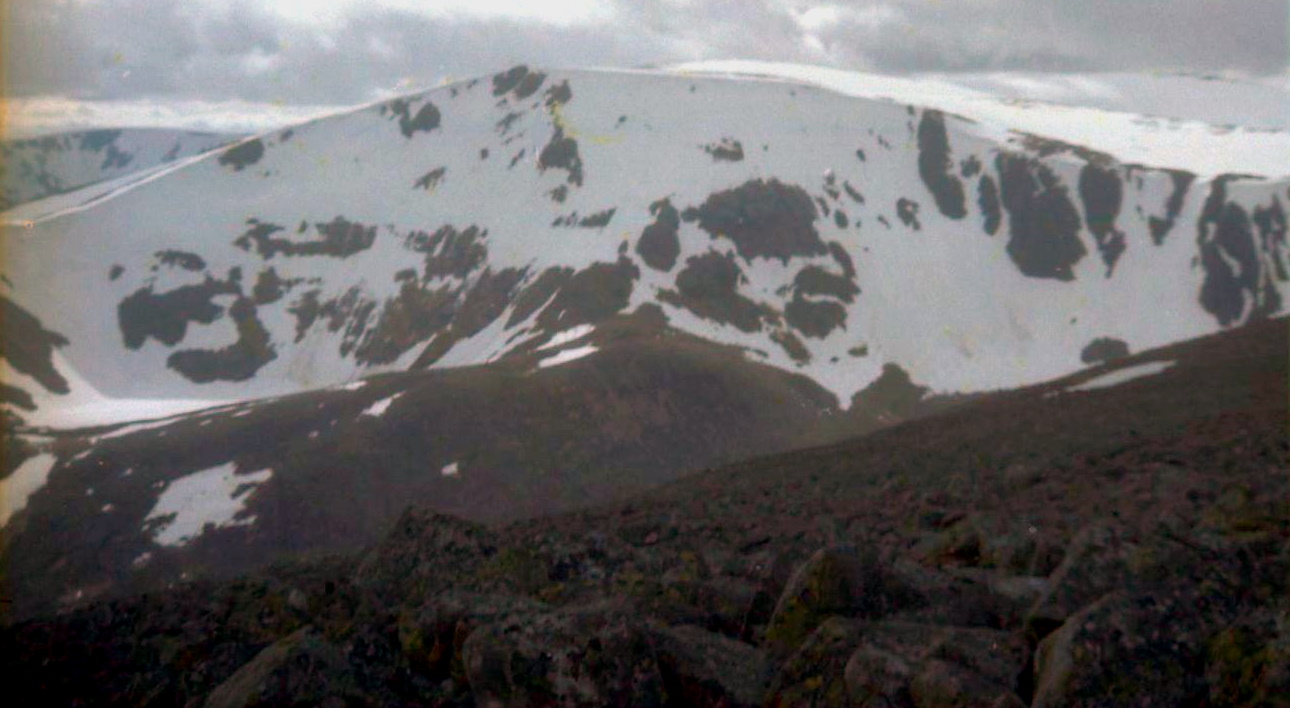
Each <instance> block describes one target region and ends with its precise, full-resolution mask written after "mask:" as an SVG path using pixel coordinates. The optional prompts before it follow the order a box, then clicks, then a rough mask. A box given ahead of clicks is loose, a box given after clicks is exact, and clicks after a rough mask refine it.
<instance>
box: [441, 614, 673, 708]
mask: <svg viewBox="0 0 1290 708" xmlns="http://www.w3.org/2000/svg"><path fill="white" fill-rule="evenodd" d="M462 659H463V662H464V664H465V670H466V679H467V681H468V682H469V685H470V690H471V692H472V693H473V694H474V698H475V704H476V705H479V706H498V707H503V708H509V707H511V706H514V707H516V708H518V707H520V706H535V705H559V706H611V705H612V706H642V705H653V706H659V705H662V704H663V703H664V699H665V692H664V687H663V678H662V675H661V673H660V671H659V666H658V661H657V657H656V654H655V652H654V650H653V649H652V647H651V645H650V641H649V636H648V634H647V632H646V631H645V629H644V628H643V627H642V626H641V625H640V624H639V622H638V621H637V620H636V618H635V617H633V616H632V614H631V613H629V612H626V611H624V610H623V609H622V608H621V607H609V606H606V607H598V608H588V609H580V610H577V611H563V612H549V613H545V614H537V615H526V616H524V617H523V618H516V619H513V620H508V621H502V622H497V623H494V624H490V625H486V626H482V627H479V628H478V629H476V630H475V631H474V632H472V633H471V634H470V636H469V637H468V638H467V639H466V641H465V644H464V645H463V647H462Z"/></svg>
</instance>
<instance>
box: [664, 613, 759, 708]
mask: <svg viewBox="0 0 1290 708" xmlns="http://www.w3.org/2000/svg"><path fill="white" fill-rule="evenodd" d="M651 639H652V642H653V645H654V649H655V651H656V652H657V655H658V662H659V667H660V669H661V671H662V674H663V681H664V685H665V687H666V689H667V696H668V700H669V701H671V702H673V703H674V704H676V705H685V706H701V707H713V708H715V707H716V706H722V707H723V708H740V707H741V706H760V705H761V703H762V699H763V698H764V696H765V694H766V689H767V685H768V684H769V682H770V679H771V665H770V662H769V660H768V658H767V657H766V655H765V653H764V652H762V651H760V650H759V649H757V648H756V647H753V646H750V645H748V644H744V643H743V642H738V641H735V640H733V639H730V638H728V637H723V636H721V635H719V634H714V633H712V632H707V631H704V630H703V629H700V628H698V627H693V626H683V627H672V628H666V629H658V630H654V631H652V632H651Z"/></svg>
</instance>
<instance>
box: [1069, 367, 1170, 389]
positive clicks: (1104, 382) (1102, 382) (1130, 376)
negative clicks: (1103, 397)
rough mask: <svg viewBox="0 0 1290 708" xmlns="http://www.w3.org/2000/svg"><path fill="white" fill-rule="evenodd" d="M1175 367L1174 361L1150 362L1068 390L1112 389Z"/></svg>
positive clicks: (1104, 375) (1110, 373) (1090, 380)
mask: <svg viewBox="0 0 1290 708" xmlns="http://www.w3.org/2000/svg"><path fill="white" fill-rule="evenodd" d="M1173 365H1174V362H1172V361H1148V362H1146V363H1144V364H1135V365H1133V366H1126V367H1124V368H1123V369H1117V370H1115V371H1111V372H1108V373H1105V374H1102V375H1101V376H1097V377H1095V378H1091V379H1089V380H1088V381H1085V382H1084V383H1082V384H1079V385H1077V386H1071V387H1070V388H1068V389H1066V390H1067V391H1089V390H1092V389H1095V388H1110V387H1111V386H1118V385H1120V384H1122V383H1125V382H1126V381H1132V380H1134V379H1140V378H1142V377H1144V376H1155V375H1156V374H1159V373H1162V372H1164V371H1165V369H1168V368H1169V367H1171V366H1173Z"/></svg>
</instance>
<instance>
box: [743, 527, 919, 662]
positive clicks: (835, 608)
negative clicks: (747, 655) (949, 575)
mask: <svg viewBox="0 0 1290 708" xmlns="http://www.w3.org/2000/svg"><path fill="white" fill-rule="evenodd" d="M920 600H921V598H920V597H919V596H917V595H916V594H914V593H912V592H911V591H910V589H909V588H907V587H905V586H904V585H902V584H901V583H900V582H899V581H898V580H897V579H896V578H895V577H894V576H893V575H892V574H891V573H890V572H889V569H888V568H887V567H886V566H885V564H883V563H881V562H880V561H879V560H878V557H877V554H876V553H874V552H866V553H861V552H859V551H857V550H856V549H854V548H849V547H830V548H823V549H820V550H819V551H817V552H816V553H815V554H814V555H812V556H811V557H810V558H809V559H807V561H806V562H805V563H803V564H802V565H801V566H800V567H798V569H797V571H796V572H795V573H794V574H793V576H792V578H791V579H790V580H789V581H788V584H787V585H786V586H785V588H784V592H783V594H782V595H781V596H780V598H779V601H778V603H776V605H775V611H774V613H773V614H772V615H771V618H770V623H769V625H768V626H767V628H766V644H767V646H768V647H769V648H770V649H771V650H772V651H773V652H775V653H777V654H779V655H786V654H788V653H790V652H791V651H792V650H793V649H794V648H795V647H797V646H798V645H800V644H801V643H802V641H803V640H804V639H806V637H807V636H808V635H810V634H811V632H812V631H814V630H815V628H817V627H819V626H820V624H821V623H822V622H823V621H824V620H825V619H827V618H829V617H831V616H834V615H840V616H846V617H859V618H875V617H881V616H883V615H886V614H890V613H891V612H893V611H895V610H897V609H901V608H903V607H908V606H912V605H914V604H918V603H919V602H920Z"/></svg>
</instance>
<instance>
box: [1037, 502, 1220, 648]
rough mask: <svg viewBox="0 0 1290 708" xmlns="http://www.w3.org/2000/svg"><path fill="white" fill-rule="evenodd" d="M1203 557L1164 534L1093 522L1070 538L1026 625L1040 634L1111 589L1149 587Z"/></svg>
mask: <svg viewBox="0 0 1290 708" xmlns="http://www.w3.org/2000/svg"><path fill="white" fill-rule="evenodd" d="M1202 560H1203V559H1202V558H1200V557H1198V556H1197V555H1195V554H1194V552H1193V551H1192V550H1191V549H1190V548H1188V547H1186V546H1184V545H1183V544H1181V543H1178V542H1177V541H1174V540H1172V539H1169V538H1167V537H1165V536H1163V535H1160V534H1146V535H1144V534H1138V533H1136V532H1134V531H1132V530H1130V529H1128V528H1126V527H1125V526H1123V525H1121V524H1119V523H1116V522H1111V521H1102V522H1098V523H1094V524H1092V525H1090V526H1088V527H1087V528H1085V529H1084V530H1083V531H1081V532H1080V533H1079V534H1078V535H1077V536H1076V537H1075V539H1074V540H1072V541H1071V544H1070V547H1069V549H1068V550H1067V553H1066V558H1065V559H1064V560H1063V561H1062V563H1061V565H1060V566H1058V567H1057V570H1055V571H1054V572H1053V574H1052V575H1051V576H1049V582H1048V587H1047V589H1046V591H1045V592H1044V594H1043V595H1041V596H1040V597H1039V599H1038V600H1036V601H1035V604H1034V606H1033V607H1031V609H1030V611H1029V612H1028V613H1027V616H1026V624H1027V625H1028V626H1029V627H1030V628H1031V631H1032V632H1033V633H1034V634H1035V635H1037V636H1042V635H1044V634H1046V633H1047V632H1048V631H1050V630H1051V629H1052V628H1054V627H1056V626H1058V625H1060V624H1061V623H1062V622H1063V621H1064V620H1065V619H1066V618H1067V617H1069V616H1071V615H1072V614H1074V613H1076V612H1078V611H1079V610H1080V609H1082V608H1084V607H1085V606H1087V605H1089V604H1090V603H1092V602H1094V601H1095V600H1097V599H1098V598H1100V597H1102V596H1103V595H1105V594H1106V593H1108V592H1111V591H1113V590H1117V589H1121V588H1132V589H1134V590H1137V591H1143V590H1148V589H1150V588H1151V587H1153V586H1155V585H1157V584H1159V583H1161V582H1164V581H1166V580H1168V579H1169V577H1170V575H1171V574H1174V573H1176V572H1177V571H1178V569H1180V568H1185V567H1187V566H1188V565H1192V566H1194V565H1196V564H1197V563H1199V562H1202Z"/></svg>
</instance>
